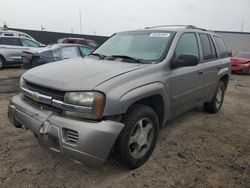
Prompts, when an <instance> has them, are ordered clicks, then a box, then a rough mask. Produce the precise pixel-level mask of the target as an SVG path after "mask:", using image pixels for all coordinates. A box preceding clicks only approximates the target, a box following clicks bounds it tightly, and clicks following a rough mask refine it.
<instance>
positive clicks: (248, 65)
mask: <svg viewBox="0 0 250 188" xmlns="http://www.w3.org/2000/svg"><path fill="white" fill-rule="evenodd" d="M230 60H231V66H232V72H235V73H236V72H237V73H248V74H250V52H239V53H238V54H236V55H235V56H234V57H231V58H230Z"/></svg>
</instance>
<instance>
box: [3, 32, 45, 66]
mask: <svg viewBox="0 0 250 188" xmlns="http://www.w3.org/2000/svg"><path fill="white" fill-rule="evenodd" d="M40 47H44V45H43V44H41V43H40V42H37V41H35V40H33V39H31V38H28V37H20V36H6V34H5V35H4V36H3V35H2V36H1V34H0V69H3V68H4V67H6V66H12V65H22V54H23V51H27V50H31V49H35V48H40Z"/></svg>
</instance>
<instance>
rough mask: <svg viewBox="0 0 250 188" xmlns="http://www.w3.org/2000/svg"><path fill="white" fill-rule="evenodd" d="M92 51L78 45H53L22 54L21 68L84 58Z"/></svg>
mask: <svg viewBox="0 0 250 188" xmlns="http://www.w3.org/2000/svg"><path fill="white" fill-rule="evenodd" d="M92 50H93V49H92V48H90V47H88V46H85V45H79V44H53V45H49V46H47V47H45V48H42V49H36V50H30V51H24V52H23V56H22V57H23V60H22V61H23V68H24V69H30V68H33V67H36V66H39V65H43V64H46V63H52V62H55V61H59V60H63V59H72V58H78V57H85V56H87V55H89V54H90V53H91V51H92Z"/></svg>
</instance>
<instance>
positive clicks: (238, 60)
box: [230, 57, 250, 65]
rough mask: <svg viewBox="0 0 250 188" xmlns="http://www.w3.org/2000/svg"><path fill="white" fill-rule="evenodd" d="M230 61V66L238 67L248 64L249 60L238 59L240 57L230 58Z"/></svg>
mask: <svg viewBox="0 0 250 188" xmlns="http://www.w3.org/2000/svg"><path fill="white" fill-rule="evenodd" d="M230 60H231V64H232V65H239V64H244V63H247V62H250V59H246V58H240V57H231V58H230Z"/></svg>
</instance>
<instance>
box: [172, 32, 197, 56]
mask: <svg viewBox="0 0 250 188" xmlns="http://www.w3.org/2000/svg"><path fill="white" fill-rule="evenodd" d="M187 54H190V55H195V56H197V57H198V58H199V57H200V56H199V48H198V43H197V38H196V35H195V33H184V34H183V35H182V36H181V38H180V40H179V41H178V44H177V46H176V49H175V53H174V56H175V58H179V56H180V55H187Z"/></svg>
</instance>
